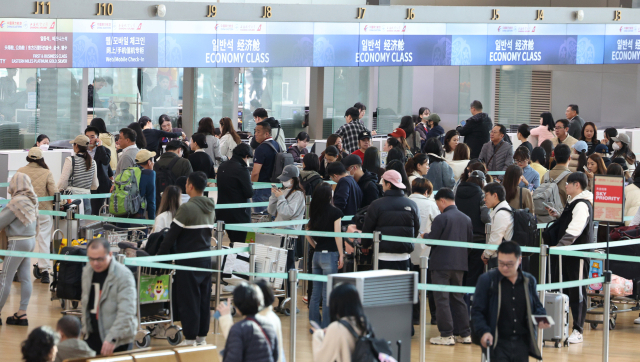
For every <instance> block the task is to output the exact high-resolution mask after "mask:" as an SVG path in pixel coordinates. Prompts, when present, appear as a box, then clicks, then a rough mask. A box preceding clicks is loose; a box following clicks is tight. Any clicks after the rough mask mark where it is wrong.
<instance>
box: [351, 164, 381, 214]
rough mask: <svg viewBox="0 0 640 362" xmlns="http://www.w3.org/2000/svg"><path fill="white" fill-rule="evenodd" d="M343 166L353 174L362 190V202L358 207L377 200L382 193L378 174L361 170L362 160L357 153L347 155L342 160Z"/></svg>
mask: <svg viewBox="0 0 640 362" xmlns="http://www.w3.org/2000/svg"><path fill="white" fill-rule="evenodd" d="M342 163H343V164H344V167H345V168H346V169H347V172H349V175H351V176H353V178H354V179H356V182H357V183H358V186H360V190H362V203H361V204H360V208H363V207H365V206H369V205H370V204H371V203H372V202H373V201H375V200H377V199H378V198H379V197H380V194H381V193H382V192H381V191H382V189H381V188H379V187H378V186H380V184H378V175H376V174H375V173H372V172H369V171H363V170H362V160H361V159H360V157H359V156H358V155H353V154H352V155H349V156H347V157H345V159H344V160H342Z"/></svg>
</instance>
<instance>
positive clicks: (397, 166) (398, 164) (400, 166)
mask: <svg viewBox="0 0 640 362" xmlns="http://www.w3.org/2000/svg"><path fill="white" fill-rule="evenodd" d="M389 170H395V171H398V173H400V176H402V183H403V184H404V186H405V187H406V188H405V189H404V190H403V191H404V194H405V195H407V196H409V195H411V183H410V182H409V178H408V177H407V172H406V171H405V170H404V162H402V161H400V160H393V161H391V162H388V163H387V171H389Z"/></svg>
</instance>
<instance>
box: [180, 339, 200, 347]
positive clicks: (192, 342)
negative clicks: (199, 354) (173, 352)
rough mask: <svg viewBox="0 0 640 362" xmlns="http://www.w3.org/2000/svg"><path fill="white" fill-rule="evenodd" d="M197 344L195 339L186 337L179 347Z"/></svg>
mask: <svg viewBox="0 0 640 362" xmlns="http://www.w3.org/2000/svg"><path fill="white" fill-rule="evenodd" d="M195 346H196V340H195V339H185V340H184V341H182V343H180V344H179V345H178V346H177V347H195Z"/></svg>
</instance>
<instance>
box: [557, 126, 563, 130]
mask: <svg viewBox="0 0 640 362" xmlns="http://www.w3.org/2000/svg"><path fill="white" fill-rule="evenodd" d="M556 129H564V127H563V126H558V127H556Z"/></svg>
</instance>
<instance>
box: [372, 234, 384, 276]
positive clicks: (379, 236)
mask: <svg viewBox="0 0 640 362" xmlns="http://www.w3.org/2000/svg"><path fill="white" fill-rule="evenodd" d="M381 239H382V233H381V232H379V231H374V232H373V270H378V254H379V253H380V240H381Z"/></svg>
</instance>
